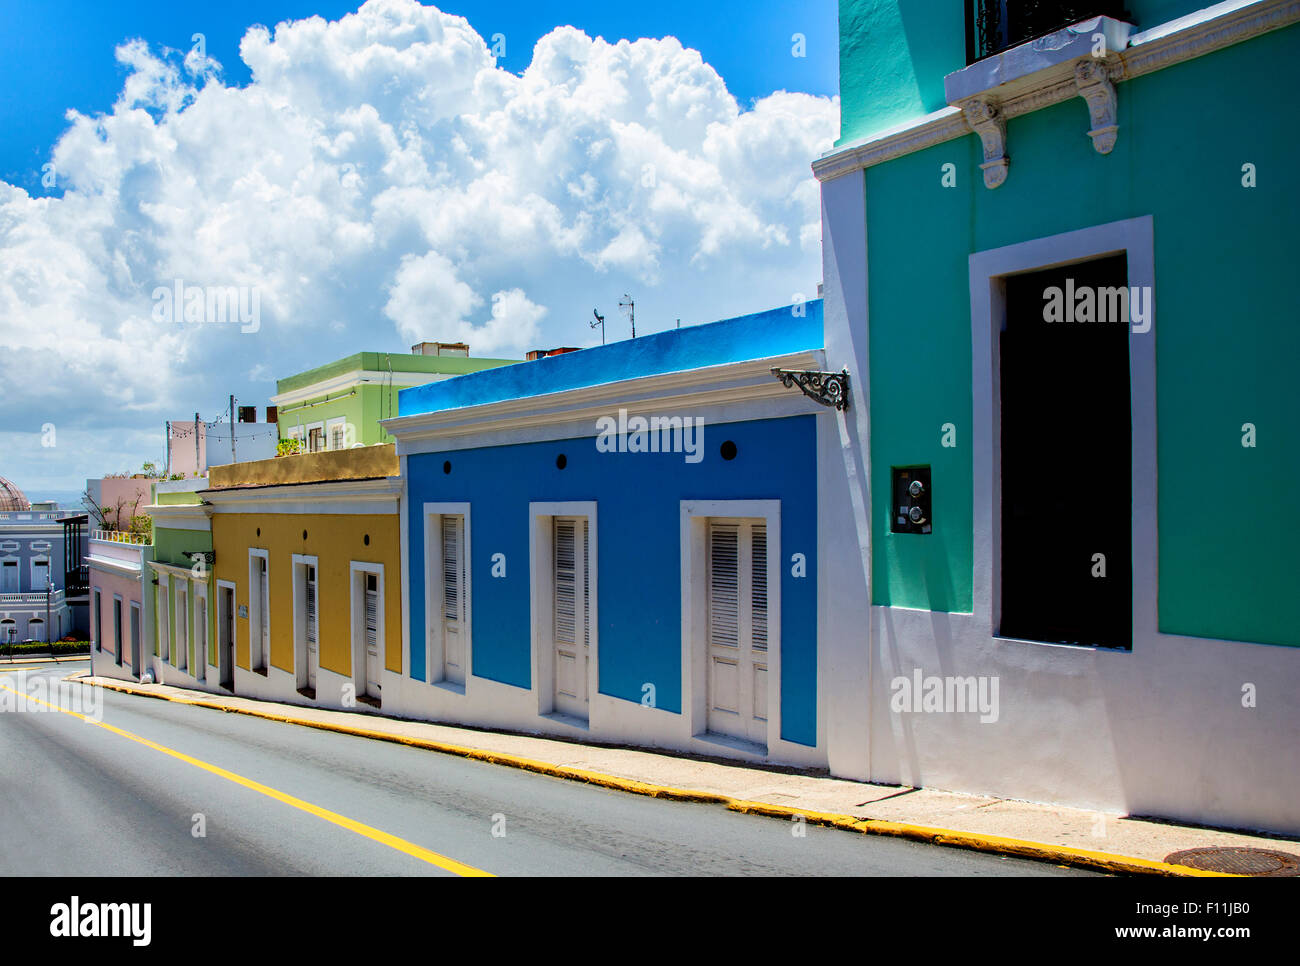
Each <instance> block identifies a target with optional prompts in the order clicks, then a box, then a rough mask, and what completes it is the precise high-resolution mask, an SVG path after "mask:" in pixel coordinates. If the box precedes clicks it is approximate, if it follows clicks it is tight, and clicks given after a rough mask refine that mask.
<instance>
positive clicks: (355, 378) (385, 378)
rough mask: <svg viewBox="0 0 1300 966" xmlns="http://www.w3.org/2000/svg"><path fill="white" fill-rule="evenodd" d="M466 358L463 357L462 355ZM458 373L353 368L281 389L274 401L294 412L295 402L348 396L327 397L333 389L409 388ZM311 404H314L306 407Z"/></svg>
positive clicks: (323, 403) (340, 390)
mask: <svg viewBox="0 0 1300 966" xmlns="http://www.w3.org/2000/svg"><path fill="white" fill-rule="evenodd" d="M462 358H463V357H462ZM455 375H457V373H452V372H400V371H398V370H396V369H395V370H393V371H392V372H388V371H387V370H385V371H379V370H375V369H365V370H362V369H353V370H351V371H350V372H345V373H343V374H342V375H339V376H331V377H330V378H328V379H322V380H321V381H320V382H314V383H312V384H311V385H309V386H303V387H301V388H299V389H291V390H289V391H288V392H283V393H277V394H276V395H274V396H272V397H271V405H272V406H276V407H278V408H279V409H280V410H281V411H283V410H285V409H287V410H289V412H290V413H291V414H292V413H293V412H295V411H297V407H296V405H295V404H297V403H309V402H314V401H315V400H318V399H319V400H320V402H318V403H316V405H325V404H326V403H330V402H337V401H338V399H346V398H348V397H346V396H339V397H337V398H336V399H328V400H326V399H323V398H322V397H324V396H328V395H330V394H331V393H335V392H342V391H343V390H344V389H360V388H361V387H363V386H375V387H376V388H379V389H384V388H388V387H391V388H393V389H407V388H410V387H411V386H423V385H426V384H427V383H430V382H441V381H442V380H444V379H451V378H452V377H453V376H455ZM302 408H311V407H309V406H308V407H302Z"/></svg>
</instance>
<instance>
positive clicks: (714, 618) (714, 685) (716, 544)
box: [709, 522, 741, 734]
mask: <svg viewBox="0 0 1300 966" xmlns="http://www.w3.org/2000/svg"><path fill="white" fill-rule="evenodd" d="M740 688H741V669H740V528H739V527H738V526H736V525H735V524H732V523H715V522H713V523H710V524H709V730H710V731H718V732H722V733H724V734H736V733H737V732H738V724H737V722H736V720H735V719H738V718H739V717H740V703H741V701H740Z"/></svg>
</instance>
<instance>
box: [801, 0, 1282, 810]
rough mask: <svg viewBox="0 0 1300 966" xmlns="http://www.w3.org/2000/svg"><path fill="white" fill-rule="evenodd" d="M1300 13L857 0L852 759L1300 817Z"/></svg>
mask: <svg viewBox="0 0 1300 966" xmlns="http://www.w3.org/2000/svg"><path fill="white" fill-rule="evenodd" d="M1297 21H1300V5H1297V4H1295V3H1288V2H1281V0H1231V2H1226V3H1218V4H1214V5H1207V4H1205V3H1203V2H1195V0H1126V2H1124V3H1071V2H1062V3H1055V4H1045V3H1034V2H1017V0H967V2H961V0H841V2H840V42H841V50H840V75H841V106H842V132H841V138H840V140H839V141H838V142H837V144H836V146H835V148H834V149H833V150H832V151H830V152H829V153H828V154H827V155H825V156H824V157H822V158H820V159H819V160H818V161H816V162H815V164H814V166H813V167H814V171H815V173H816V175H817V177H818V179H819V180H820V181H821V183H822V199H823V228H824V232H823V236H824V259H825V266H824V267H825V281H824V285H825V326H826V333H825V335H826V355H827V368H828V369H830V370H833V371H839V370H840V369H841V368H843V369H847V370H848V371H849V373H850V376H851V379H852V403H853V405H852V407H851V409H850V411H849V413H848V414H847V417H846V419H845V423H844V427H843V430H844V432H843V434H842V436H841V440H840V442H839V444H838V445H825V446H823V447H822V453H821V458H820V461H819V464H820V471H821V479H822V482H821V486H822V490H823V499H822V501H821V506H822V508H823V510H822V514H821V519H820V521H819V532H820V536H821V538H822V539H821V546H822V548H823V567H822V572H823V575H824V577H823V579H824V580H825V581H826V582H827V585H826V587H825V588H824V589H825V590H826V592H827V593H828V594H829V595H830V597H831V599H835V600H837V601H842V602H853V603H845V604H844V605H843V606H836V607H833V608H830V609H829V610H828V615H827V620H828V627H827V629H826V633H824V635H823V637H824V639H829V641H830V642H832V644H831V646H832V647H835V648H836V649H837V651H838V653H837V655H836V657H835V658H833V663H834V664H835V665H836V666H837V667H838V668H839V669H840V673H839V674H838V675H837V680H836V681H835V682H833V683H832V687H833V688H835V689H836V690H835V693H833V694H832V695H830V696H829V697H828V700H829V701H831V702H832V707H833V708H835V709H836V711H835V714H834V715H833V716H832V720H833V722H834V724H833V727H834V728H835V729H843V730H844V731H845V732H846V733H849V734H855V735H861V736H862V740H861V741H860V742H857V743H852V742H847V743H846V742H840V743H837V744H836V745H833V747H839V748H840V749H842V751H841V753H840V755H839V756H838V758H837V759H836V760H833V761H832V762H831V767H832V770H833V771H835V772H837V773H839V774H844V775H851V776H854V777H861V778H871V779H873V780H877V781H896V782H901V783H904V784H912V785H927V786H932V787H940V788H950V789H954V790H961V791H970V792H978V793H988V794H996V795H1002V796H1007V797H1012V798H1022V799H1030V800H1038V801H1049V802H1062V803H1067V804H1071V805H1078V806H1084V807H1095V808H1098V809H1104V810H1112V811H1123V812H1133V813H1139V814H1150V815H1165V816H1171V817H1178V818H1182V819H1190V820H1195V821H1201V822H1207V823H1216V824H1228V825H1238V826H1245V827H1258V828H1270V829H1286V830H1289V831H1292V832H1295V831H1298V830H1300V757H1297V756H1298V755H1300V751H1297V745H1296V742H1295V740H1294V736H1295V735H1296V734H1297V732H1298V731H1300V647H1298V646H1297V645H1300V616H1297V604H1296V594H1295V589H1296V587H1297V585H1300V562H1298V558H1297V553H1296V547H1297V545H1298V544H1300V499H1297V490H1296V483H1295V481H1296V480H1297V479H1300V432H1298V431H1297V429H1296V418H1297V414H1300V382H1297V380H1296V379H1295V378H1294V376H1293V375H1292V370H1293V368H1294V366H1295V363H1296V360H1297V359H1300V327H1298V326H1297V325H1296V314H1297V305H1298V304H1300V302H1298V300H1297V297H1296V294H1295V289H1294V284H1295V283H1294V277H1293V273H1292V271H1290V270H1289V268H1290V266H1293V265H1294V264H1295V263H1296V261H1297V258H1298V257H1300V182H1298V181H1297V179H1296V178H1295V176H1294V169H1295V159H1296V158H1297V157H1298V156H1300V126H1297V124H1296V120H1295V119H1296V118H1297V116H1300V94H1297V89H1296V86H1295V85H1294V84H1293V83H1292V82H1291V79H1290V77H1291V74H1292V73H1293V65H1294V64H1295V63H1296V62H1297V60H1298V59H1300V25H1298V23H1297ZM918 671H919V677H920V679H921V680H927V681H928V680H929V679H931V678H937V679H939V680H940V681H948V680H950V679H956V680H962V681H964V680H966V679H969V678H974V679H975V680H977V681H979V682H981V684H982V683H984V682H989V683H990V684H992V683H993V682H996V684H997V685H998V687H997V690H996V692H995V693H997V694H998V695H999V701H1000V711H999V712H998V713H997V714H996V715H995V716H993V717H994V718H995V720H985V719H987V718H989V717H990V716H989V715H975V714H971V713H963V712H962V711H956V710H953V709H944V710H942V711H940V712H936V713H926V709H921V708H913V707H912V706H911V705H909V703H908V702H907V701H904V700H900V693H901V692H902V690H904V686H903V685H902V684H900V683H899V682H900V681H901V680H903V679H906V680H907V681H908V682H909V686H910V682H912V681H914V680H917V677H916V675H917V673H918ZM855 696H856V697H855Z"/></svg>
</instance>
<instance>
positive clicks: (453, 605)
mask: <svg viewBox="0 0 1300 966" xmlns="http://www.w3.org/2000/svg"><path fill="white" fill-rule="evenodd" d="M461 522H462V521H461V518H460V517H459V516H444V517H443V518H442V616H443V617H444V618H445V619H447V620H449V621H457V622H459V621H460V616H461V610H460V608H461V587H462V586H464V584H463V581H462V577H461V575H462V573H463V570H464V564H463V562H462V559H463V556H464V555H463V554H462V553H461V545H462V543H463V541H462V540H461Z"/></svg>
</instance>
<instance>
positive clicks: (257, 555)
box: [235, 547, 271, 674]
mask: <svg viewBox="0 0 1300 966" xmlns="http://www.w3.org/2000/svg"><path fill="white" fill-rule="evenodd" d="M259 559H260V560H265V561H266V609H267V611H268V612H269V611H270V610H271V552H270V551H269V550H267V549H266V548H264V547H249V548H248V670H250V671H252V672H253V673H255V674H269V673H270V669H271V615H270V613H267V615H266V653H265V654H261V658H262V662H261V664H260V665H259V664H258V662H257V661H255V660H254V656H255V655H256V654H258V653H259V652H260V651H261V647H262V641H261V639H260V638H259V639H258V640H257V642H256V648H254V641H253V630H254V628H258V629H260V628H261V626H262V593H261V585H260V583H259V582H258V571H257V567H256V565H255V564H254V563H253V561H255V560H259ZM237 612H238V602H236V613H237ZM236 627H238V625H237V624H236ZM236 633H238V631H236ZM238 650H239V649H238V644H236V648H235V651H236V654H238ZM235 664H236V666H238V664H239V661H238V660H236V661H235Z"/></svg>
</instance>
